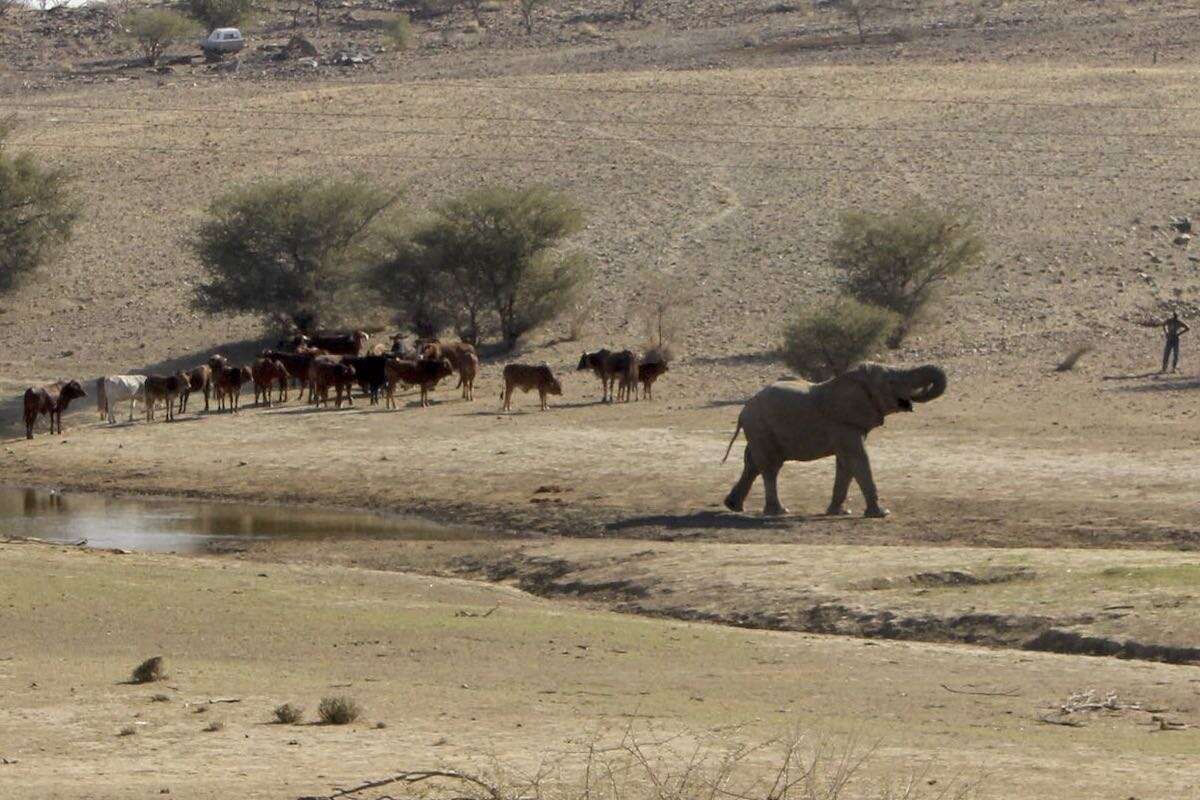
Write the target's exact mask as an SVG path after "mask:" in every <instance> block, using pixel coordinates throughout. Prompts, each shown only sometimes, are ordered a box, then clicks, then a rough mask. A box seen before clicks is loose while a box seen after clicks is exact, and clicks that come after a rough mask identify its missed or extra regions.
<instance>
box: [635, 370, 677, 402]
mask: <svg viewBox="0 0 1200 800" xmlns="http://www.w3.org/2000/svg"><path fill="white" fill-rule="evenodd" d="M668 369H670V367H668V366H667V362H666V361H651V362H649V363H646V364H639V365H638V382H639V383H640V384H642V397H644V398H646V399H647V400H653V399H654V382H655V381H656V380H658V379H659V378H661V377H662V376H663V375H664V374H665V373H666V372H667V370H668Z"/></svg>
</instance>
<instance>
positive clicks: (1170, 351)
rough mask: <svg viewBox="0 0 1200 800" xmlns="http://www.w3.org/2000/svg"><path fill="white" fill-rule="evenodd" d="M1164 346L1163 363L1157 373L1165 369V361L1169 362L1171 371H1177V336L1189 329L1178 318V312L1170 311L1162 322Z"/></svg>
mask: <svg viewBox="0 0 1200 800" xmlns="http://www.w3.org/2000/svg"><path fill="white" fill-rule="evenodd" d="M1162 329H1163V335H1164V336H1165V337H1166V339H1167V341H1166V346H1165V347H1163V363H1162V369H1161V370H1160V371H1159V373H1160V374H1161V373H1163V372H1166V371H1167V362H1168V361H1170V362H1171V371H1172V372H1178V371H1179V337H1180V336H1183V335H1184V334H1185V333H1187V332H1188V331H1190V330H1191V328H1189V327H1188V325H1187V323H1186V322H1184V321H1183V320H1181V319H1180V318H1179V312H1178V311H1174V312H1172V313H1171V318H1170V319H1168V320H1167V321H1166V322H1164V323H1163V324H1162Z"/></svg>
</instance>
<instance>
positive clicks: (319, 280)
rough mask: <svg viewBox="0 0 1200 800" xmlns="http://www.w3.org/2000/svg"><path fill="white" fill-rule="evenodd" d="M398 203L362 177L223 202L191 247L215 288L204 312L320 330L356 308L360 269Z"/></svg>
mask: <svg viewBox="0 0 1200 800" xmlns="http://www.w3.org/2000/svg"><path fill="white" fill-rule="evenodd" d="M395 200H396V196H394V195H389V194H388V193H386V192H384V191H383V190H382V189H379V188H378V187H375V186H373V185H372V184H371V183H369V182H367V181H365V180H362V179H354V178H352V179H332V178H328V179H327V178H291V179H285V180H273V181H264V182H262V183H257V184H253V185H250V186H245V187H242V188H239V189H235V190H233V191H231V192H230V193H228V194H226V195H224V196H222V197H219V198H217V199H216V200H214V201H213V202H212V204H211V205H210V206H209V208H208V213H207V215H206V218H205V219H204V221H203V222H201V224H200V226H199V228H198V229H197V231H196V234H195V236H194V238H193V241H192V247H193V250H194V251H195V253H196V256H197V257H198V258H199V259H200V263H201V265H202V266H203V268H204V272H205V275H206V278H207V280H205V282H203V283H202V284H200V285H199V286H198V287H197V289H196V304H197V306H198V307H199V308H201V309H202V310H204V311H208V312H210V313H252V314H261V315H263V316H264V317H265V318H266V319H267V321H268V322H269V323H272V324H275V325H278V326H287V325H291V326H294V327H296V328H299V329H300V330H305V331H307V330H312V329H314V328H316V327H318V326H320V325H321V324H323V323H324V322H328V321H334V320H336V319H337V318H338V317H339V316H340V315H344V314H345V313H347V312H348V311H352V310H353V311H356V310H358V309H357V307H356V306H355V304H356V303H358V302H359V301H360V298H359V297H358V296H357V294H356V291H357V289H358V280H359V277H360V275H359V270H360V268H361V267H362V266H363V265H364V264H368V263H373V262H374V261H376V260H377V259H378V256H377V250H378V243H377V238H376V227H377V226H378V223H379V218H380V215H381V214H382V213H383V212H384V211H385V210H386V209H388V208H389V207H390V206H391V205H392V204H393V203H394V202H395Z"/></svg>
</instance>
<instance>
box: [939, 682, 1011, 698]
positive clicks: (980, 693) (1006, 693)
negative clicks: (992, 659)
mask: <svg viewBox="0 0 1200 800" xmlns="http://www.w3.org/2000/svg"><path fill="white" fill-rule="evenodd" d="M941 687H942V688H943V689H945V690H946V691H947V692H950V694H969V695H974V696H976V697H1020V696H1021V693H1020V692H1018V691H1017V690H1016V689H1003V690H1001V691H999V692H986V691H978V692H977V691H974V690H972V689H954V688H951V687H949V686H947V685H946V684H944V683H943V684H941Z"/></svg>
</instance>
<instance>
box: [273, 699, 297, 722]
mask: <svg viewBox="0 0 1200 800" xmlns="http://www.w3.org/2000/svg"><path fill="white" fill-rule="evenodd" d="M302 719H304V709H303V708H301V707H300V706H294V705H292V704H291V703H284V704H283V705H281V706H276V707H275V721H276V722H278V723H279V724H280V725H295V724H297V723H298V722H300V720H302Z"/></svg>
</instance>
